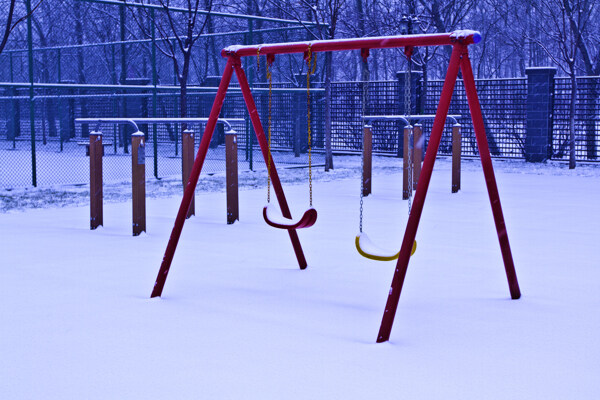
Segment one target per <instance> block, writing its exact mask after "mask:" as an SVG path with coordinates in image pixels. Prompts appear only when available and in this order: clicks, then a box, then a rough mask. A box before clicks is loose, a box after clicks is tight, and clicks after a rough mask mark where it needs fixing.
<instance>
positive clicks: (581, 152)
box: [552, 77, 600, 161]
mask: <svg viewBox="0 0 600 400" xmlns="http://www.w3.org/2000/svg"><path fill="white" fill-rule="evenodd" d="M554 85H555V86H554V114H553V117H554V130H553V136H552V158H553V159H555V160H567V159H568V158H569V124H570V118H569V116H570V107H571V80H570V79H569V78H555V81H554ZM599 101H600V78H599V77H581V78H577V103H576V104H575V132H576V135H575V159H576V160H578V161H597V160H598V151H599V150H600V149H599V147H600V118H599V116H600V108H599V107H600V105H599Z"/></svg>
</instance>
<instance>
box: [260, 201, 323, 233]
mask: <svg viewBox="0 0 600 400" xmlns="http://www.w3.org/2000/svg"><path fill="white" fill-rule="evenodd" d="M273 209H274V207H273V206H272V205H271V204H267V205H266V206H265V207H264V208H263V218H264V219H265V222H266V223H267V224H268V225H270V226H272V227H274V228H279V229H302V228H310V227H311V226H313V225H314V224H315V222H317V210H315V209H314V208H312V207H311V208H309V209H308V210H306V211H305V212H304V214H303V215H302V217H300V219H297V220H294V219H290V218H286V217H284V216H283V215H281V214H279V213H276V212H275V211H274V210H273Z"/></svg>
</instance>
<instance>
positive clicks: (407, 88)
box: [404, 55, 414, 215]
mask: <svg viewBox="0 0 600 400" xmlns="http://www.w3.org/2000/svg"><path fill="white" fill-rule="evenodd" d="M406 60H407V61H408V68H407V69H406V75H405V77H404V115H405V116H406V119H407V120H408V122H409V124H410V113H411V111H412V104H411V101H412V93H411V83H412V82H411V81H412V60H411V57H410V55H407V56H406ZM413 133H414V130H413V127H412V125H408V151H407V153H408V215H410V210H411V208H412V196H413V157H412V155H413V154H412V153H413V151H414V136H413Z"/></svg>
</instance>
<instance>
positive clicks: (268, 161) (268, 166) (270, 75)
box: [256, 47, 273, 203]
mask: <svg viewBox="0 0 600 400" xmlns="http://www.w3.org/2000/svg"><path fill="white" fill-rule="evenodd" d="M272 60H273V59H272V58H271V59H270V60H269V55H267V62H266V65H267V79H268V80H269V119H268V123H267V135H268V141H269V142H268V148H269V159H268V160H267V203H270V202H271V157H272V155H271V119H272V118H271V116H272V113H271V104H272V98H273V96H272V94H273V75H272V74H271V62H272ZM259 70H260V47H259V48H258V49H256V72H257V74H258V71H259Z"/></svg>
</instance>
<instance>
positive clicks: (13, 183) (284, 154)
mask: <svg viewBox="0 0 600 400" xmlns="http://www.w3.org/2000/svg"><path fill="white" fill-rule="evenodd" d="M298 82H303V80H302V79H298ZM476 85H477V90H478V94H479V99H480V102H481V106H482V109H483V115H484V122H485V124H486V129H487V134H488V140H489V143H490V151H491V153H492V156H495V157H505V158H518V159H522V158H523V157H524V142H525V135H526V123H527V108H526V106H527V79H526V78H517V79H485V80H477V81H476ZM401 86H402V85H401V83H400V82H399V81H375V82H369V83H368V86H367V88H368V102H367V104H366V105H365V112H366V114H368V115H398V114H403V112H402V110H401V108H403V105H402V101H403V97H404V89H403V88H402V87H401ZM442 86H443V81H440V80H432V81H429V82H428V85H427V87H428V90H427V96H425V97H424V98H423V101H422V102H421V99H420V97H419V96H417V95H415V96H414V98H413V105H414V106H415V107H414V108H415V110H414V112H415V113H416V112H417V105H420V107H421V110H419V111H420V113H423V114H435V111H436V108H437V102H438V99H439V95H440V92H441V88H442ZM421 87H422V86H421ZM311 88H312V90H311V128H312V132H313V136H312V146H313V149H314V150H315V154H316V156H315V158H316V160H315V164H320V163H322V162H323V150H324V147H325V137H324V136H325V131H324V125H325V124H324V89H323V85H322V84H321V83H317V82H315V83H314V84H311ZM29 90H30V88H29V86H28V85H18V84H17V85H15V84H0V167H1V168H0V187H4V188H6V187H19V186H20V187H23V186H28V185H31V184H32V183H33V181H35V182H36V185H52V184H64V183H85V182H87V180H88V175H87V174H88V165H87V158H86V157H85V146H84V145H83V142H85V140H86V138H87V135H88V132H89V130H90V127H89V126H85V125H83V126H80V125H75V124H74V119H75V118H80V117H164V118H169V117H178V116H180V115H179V114H180V113H179V107H180V105H179V92H178V90H177V88H174V87H160V86H159V87H157V88H154V87H152V86H144V87H139V86H138V87H135V86H126V85H114V86H107V85H105V86H91V85H60V84H58V85H36V86H35V90H34V97H33V101H30V98H29ZM362 90H363V83H362V82H335V83H333V84H332V110H331V115H332V134H331V140H332V148H333V150H334V152H338V153H340V152H343V153H357V152H360V150H361V146H362V115H363V105H362ZM599 92H600V78H598V77H593V78H590V77H584V78H578V98H577V108H576V130H577V132H578V136H577V141H576V142H577V149H576V155H577V159H578V160H580V161H581V160H585V161H597V153H598V146H599V144H600V140H599V139H600V132H599V130H600V124H599V121H598V113H599V110H598V108H599V105H598V98H599ZM214 95H215V88H200V87H191V88H190V90H189V94H188V101H187V115H188V116H193V117H206V116H208V114H209V112H210V109H211V107H212V103H213V100H214ZM254 96H255V101H256V104H257V107H258V109H259V113H260V117H261V121H262V122H263V126H264V129H265V132H267V131H268V120H269V115H268V109H269V107H268V104H269V97H268V89H267V85H266V84H264V83H263V84H258V85H256V87H255V89H254ZM306 98H307V97H306V88H302V87H292V85H291V84H281V83H278V84H274V85H273V95H272V106H271V121H272V126H271V132H272V148H273V149H274V150H275V151H276V156H275V161H276V163H278V164H282V165H283V166H285V165H286V164H293V165H298V164H306V163H307V146H308V138H307V110H308V109H307V100H306ZM569 104H570V81H569V80H568V79H564V78H556V80H555V101H554V111H553V124H554V126H553V128H554V129H553V133H554V134H553V142H552V143H553V159H557V160H563V159H566V158H567V157H568V140H567V139H568V125H569ZM450 114H456V115H461V116H462V119H461V120H460V121H459V122H460V123H461V125H462V132H463V135H462V137H463V139H462V152H463V154H464V155H465V156H476V155H477V145H476V142H475V137H474V133H473V128H472V125H471V121H470V118H469V115H470V113H469V109H468V104H467V99H466V96H465V92H464V88H463V85H462V81H460V80H459V81H457V83H456V88H455V91H454V95H453V98H452V102H451V106H450ZM221 117H223V118H228V117H229V118H246V123H245V124H237V125H236V126H234V129H235V130H236V131H237V132H238V148H239V151H240V154H239V160H240V168H241V169H257V168H265V166H264V162H263V160H262V156H261V154H260V151H259V149H258V146H257V143H256V139H255V138H254V132H253V130H252V127H251V124H250V123H249V121H248V120H247V112H246V107H245V104H244V101H243V98H242V96H241V93H240V91H239V89H238V88H236V87H235V86H232V87H231V89H230V90H229V92H228V94H227V97H226V100H225V104H224V108H223V111H222V113H221ZM32 123H33V127H34V130H33V134H32V129H31V127H32ZM423 125H424V126H423V132H424V134H425V144H427V141H428V139H429V132H430V131H431V126H432V121H431V120H424V121H423ZM191 128H192V129H193V130H195V131H196V132H197V133H198V134H197V135H196V140H197V142H199V140H200V138H201V133H202V130H203V126H199V125H194V126H191ZM402 128H403V126H402V125H401V123H399V122H394V121H378V122H376V123H374V126H373V150H374V151H375V152H376V153H379V154H389V155H398V154H400V153H401V140H400V138H401V135H400V133H401V132H402ZM449 128H450V126H449V125H447V126H446V129H445V131H444V134H443V136H442V142H441V145H440V154H450V151H451V137H450V129H449ZM141 129H142V131H144V132H145V133H146V134H147V135H148V145H149V147H148V149H147V154H148V157H149V160H148V161H147V164H148V167H147V174H148V176H149V177H151V176H156V177H165V176H175V175H178V174H180V171H181V137H180V132H181V126H178V125H176V124H161V125H150V126H143V125H142V127H141ZM102 130H103V133H104V138H105V143H108V145H107V148H106V152H105V154H106V156H107V157H106V159H105V160H106V168H105V171H106V172H105V177H106V179H107V180H108V181H110V180H114V181H116V180H128V179H130V178H129V177H130V175H129V173H128V172H127V171H129V169H130V168H131V167H130V165H129V164H130V159H129V146H130V144H129V143H130V134H131V133H132V132H131V130H130V128H128V127H126V126H103V127H102ZM223 143H224V136H223V132H222V130H221V129H220V128H218V129H217V131H216V133H215V137H214V138H213V140H212V142H211V148H210V150H209V154H208V157H207V162H206V164H205V168H204V169H203V171H204V173H214V172H220V171H224V169H225V159H224V146H223ZM34 165H35V169H34V167H33V166H34ZM150 165H152V167H150Z"/></svg>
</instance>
